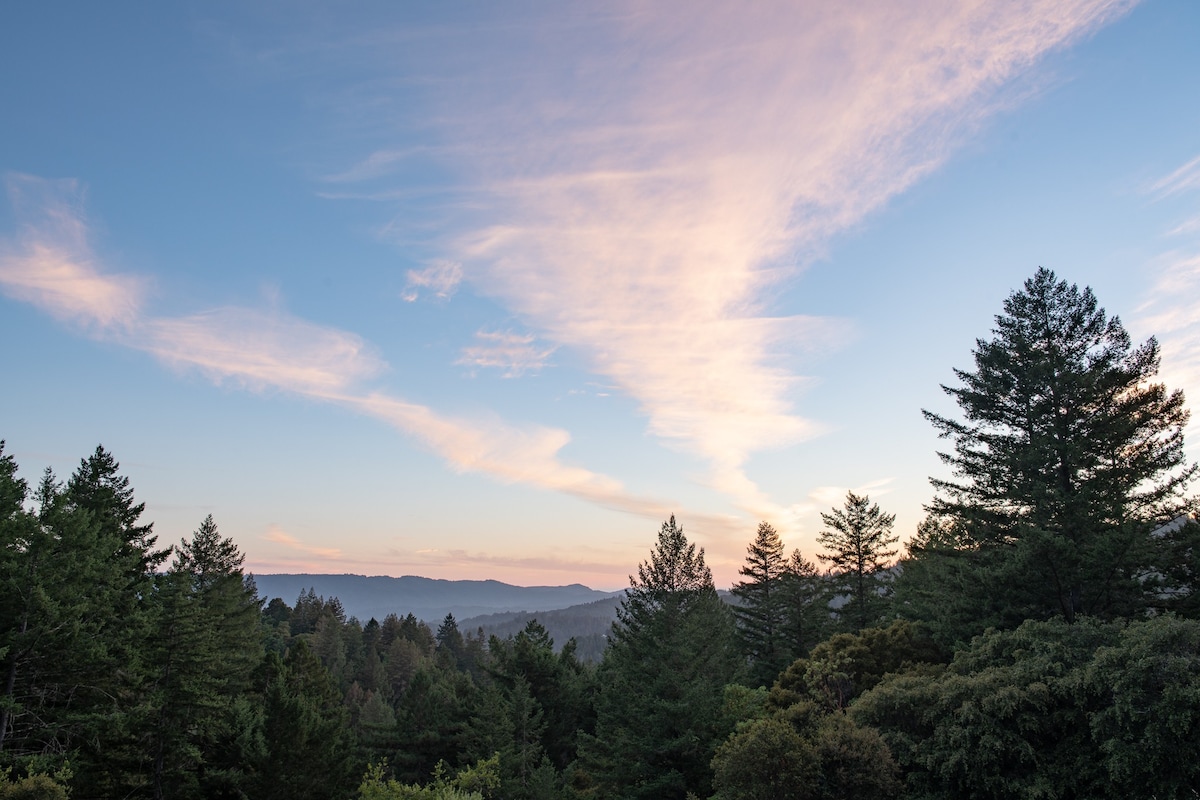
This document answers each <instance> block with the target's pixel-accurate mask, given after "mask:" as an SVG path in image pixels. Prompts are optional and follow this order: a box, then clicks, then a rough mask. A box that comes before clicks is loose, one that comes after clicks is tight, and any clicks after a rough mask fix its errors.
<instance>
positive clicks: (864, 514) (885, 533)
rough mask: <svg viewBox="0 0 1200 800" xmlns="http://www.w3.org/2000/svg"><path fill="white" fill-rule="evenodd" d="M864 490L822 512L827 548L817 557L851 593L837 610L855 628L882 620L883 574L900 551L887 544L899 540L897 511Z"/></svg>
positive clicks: (839, 585)
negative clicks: (895, 528) (894, 530)
mask: <svg viewBox="0 0 1200 800" xmlns="http://www.w3.org/2000/svg"><path fill="white" fill-rule="evenodd" d="M870 502H871V500H870V498H868V497H867V496H866V495H863V496H862V497H859V496H858V495H856V494H854V492H847V493H846V503H845V505H844V506H843V508H841V509H836V508H835V509H834V510H833V513H831V514H824V513H823V514H821V519H822V521H824V523H825V525H826V528H825V530H823V531H821V533H820V534H818V536H817V541H818V542H820V543H821V545H823V546H824V547H825V548H826V549H827V550H828V551H829V552H828V554H821V555H818V556H817V558H819V559H821V560H822V561H825V562H828V563H829V564H831V565H832V570H831V572H832V575H831V578H832V580H833V581H834V584H835V586H836V587H837V588H838V590H839V591H840V592H842V593H843V594H846V595H848V600H847V602H846V604H845V605H843V606H842V607H841V608H840V609H838V616H839V618H840V619H841V620H842V621H843V623H845V625H846V626H847V627H848V629H849V630H851V631H858V630H862V629H863V628H866V627H868V626H870V625H874V624H875V623H877V622H879V621H880V618H881V616H882V613H883V608H884V606H885V600H884V597H883V595H882V593H883V592H884V591H885V590H886V586H887V581H886V579H885V578H884V576H883V575H882V574H881V573H882V571H883V570H884V569H885V568H886V566H887V560H888V559H890V558H892V557H894V556H895V555H896V551H895V550H888V549H886V548H887V547H889V546H890V545H893V544H895V543H896V541H897V538H898V537H896V536H894V535H892V524H893V523H894V522H895V521H896V515H895V514H885V513H883V512H882V511H881V510H880V509H879V504H878V503H876V504H875V505H868V504H869V503H870Z"/></svg>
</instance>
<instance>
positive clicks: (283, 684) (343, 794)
mask: <svg viewBox="0 0 1200 800" xmlns="http://www.w3.org/2000/svg"><path fill="white" fill-rule="evenodd" d="M263 681H264V686H263V695H264V699H265V709H264V712H263V713H264V731H263V733H264V741H265V743H266V750H265V753H264V755H263V759H262V761H261V762H260V763H259V765H258V769H257V770H256V773H257V774H256V776H255V782H254V785H253V790H252V791H251V792H249V793H248V794H249V796H251V797H256V798H262V799H263V800H275V799H276V798H277V799H278V800H304V799H305V798H311V800H333V799H335V798H348V797H349V796H350V794H351V783H352V780H353V776H354V775H355V774H356V772H357V771H358V769H359V768H360V766H361V765H357V764H354V763H353V753H354V740H353V736H352V734H351V730H350V720H349V718H348V714H347V712H346V708H345V706H344V705H343V703H342V697H341V693H340V692H338V690H337V687H336V686H335V685H334V682H333V679H332V677H331V676H330V675H329V672H328V670H326V669H325V667H324V666H323V665H322V664H321V661H320V659H318V658H317V657H316V656H315V655H313V653H312V651H310V650H309V649H308V646H307V645H306V644H305V643H304V641H303V640H299V641H297V642H296V643H295V644H293V645H292V647H291V648H289V650H288V653H287V655H286V656H285V657H284V658H283V659H280V658H279V657H278V656H277V655H275V654H274V653H270V654H268V655H267V657H266V663H265V668H264V670H263Z"/></svg>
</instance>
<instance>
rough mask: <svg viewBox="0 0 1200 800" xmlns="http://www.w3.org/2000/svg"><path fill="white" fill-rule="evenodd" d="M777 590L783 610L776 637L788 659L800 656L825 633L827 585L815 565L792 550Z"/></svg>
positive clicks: (828, 616) (805, 653) (827, 627)
mask: <svg viewBox="0 0 1200 800" xmlns="http://www.w3.org/2000/svg"><path fill="white" fill-rule="evenodd" d="M779 592H780V597H781V602H782V604H783V609H784V618H783V627H782V628H781V630H780V638H781V640H782V641H783V644H784V648H785V649H786V651H787V653H788V655H789V657H790V658H792V659H796V658H802V657H804V656H806V655H808V651H809V650H811V649H812V648H813V647H814V646H815V645H816V644H817V643H818V642H821V641H822V640H823V639H824V638H825V637H826V635H827V634H828V632H829V626H830V620H831V617H830V613H829V587H828V585H827V583H826V580H825V578H824V577H823V576H822V575H821V574H820V573H819V572H818V571H817V567H816V565H815V564H813V563H812V562H811V561H809V560H808V559H807V558H805V557H804V556H803V555H802V554H801V553H800V551H799V549H796V550H793V551H792V554H791V556H789V557H788V560H787V563H786V564H785V565H784V568H783V576H782V579H781V581H780V587H779ZM784 666H785V667H786V665H784Z"/></svg>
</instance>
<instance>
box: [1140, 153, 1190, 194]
mask: <svg viewBox="0 0 1200 800" xmlns="http://www.w3.org/2000/svg"><path fill="white" fill-rule="evenodd" d="M1191 189H1200V156H1196V157H1195V158H1193V159H1192V160H1191V161H1189V162H1187V163H1186V164H1184V165H1183V166H1181V167H1180V168H1179V169H1177V170H1175V171H1174V172H1172V173H1171V174H1169V175H1164V176H1163V177H1162V178H1160V179H1158V180H1157V181H1155V182H1154V183H1153V184H1151V185H1150V188H1149V193H1150V194H1154V195H1157V196H1158V197H1167V196H1169V195H1173V194H1179V193H1180V192H1186V191H1188V190H1191Z"/></svg>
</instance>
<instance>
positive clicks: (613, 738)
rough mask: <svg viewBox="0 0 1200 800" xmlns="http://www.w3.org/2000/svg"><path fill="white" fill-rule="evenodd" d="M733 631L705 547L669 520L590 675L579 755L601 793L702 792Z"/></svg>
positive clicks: (720, 731) (728, 675)
mask: <svg viewBox="0 0 1200 800" xmlns="http://www.w3.org/2000/svg"><path fill="white" fill-rule="evenodd" d="M735 635H736V634H735V629H734V624H733V619H732V615H731V614H730V612H729V609H728V608H727V607H726V606H725V604H724V603H723V602H722V601H721V599H720V597H718V596H717V591H716V589H715V588H714V586H713V582H712V573H711V572H710V571H709V568H708V566H707V565H705V563H704V551H703V550H699V551H697V549H696V546H695V545H694V544H692V543H689V542H688V541H687V538H686V537H685V536H684V533H683V529H682V528H680V527H679V526H678V525H677V524H676V522H675V518H674V517H671V519H670V520H669V521H667V522H665V523H663V526H662V529H661V530H660V531H659V534H658V542H657V544H656V545H655V547H654V549H653V550H652V551H651V553H650V559H649V561H645V562H642V563H641V564H640V565H639V566H638V574H637V577H636V578H635V577H631V578H630V588H629V589H627V590H626V594H625V599H624V600H623V601H622V603H621V606H620V608H619V609H618V611H617V622H616V623H614V625H613V629H612V643H611V644H610V646H609V648H608V650H607V651H605V654H604V660H603V661H602V662H601V664H600V666H599V668H598V670H597V681H598V685H599V692H598V696H597V700H596V713H597V718H596V733H595V736H587V737H584V740H583V745H582V747H581V750H582V751H583V756H584V762H585V764H586V765H587V769H588V771H589V772H590V774H591V775H592V777H593V778H594V780H595V781H596V783H597V784H598V789H599V796H600V797H604V798H608V797H623V798H656V799H657V798H668V799H669V798H678V799H679V800H682V799H683V798H684V797H685V796H686V795H687V794H688V793H689V792H691V793H694V794H696V795H697V796H701V797H706V796H708V794H709V793H710V790H711V782H712V771H711V768H710V766H709V764H710V762H711V761H712V756H713V753H714V752H715V750H716V747H717V745H718V744H719V743H720V741H721V740H722V739H724V738H725V736H727V735H728V734H729V730H727V729H726V725H725V721H724V718H723V716H722V714H721V713H720V711H721V703H722V699H723V696H724V688H725V685H726V684H728V683H730V682H732V681H733V680H734V678H735V676H736V674H737V669H738V658H737V649H736V645H735V642H734V637H735Z"/></svg>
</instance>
